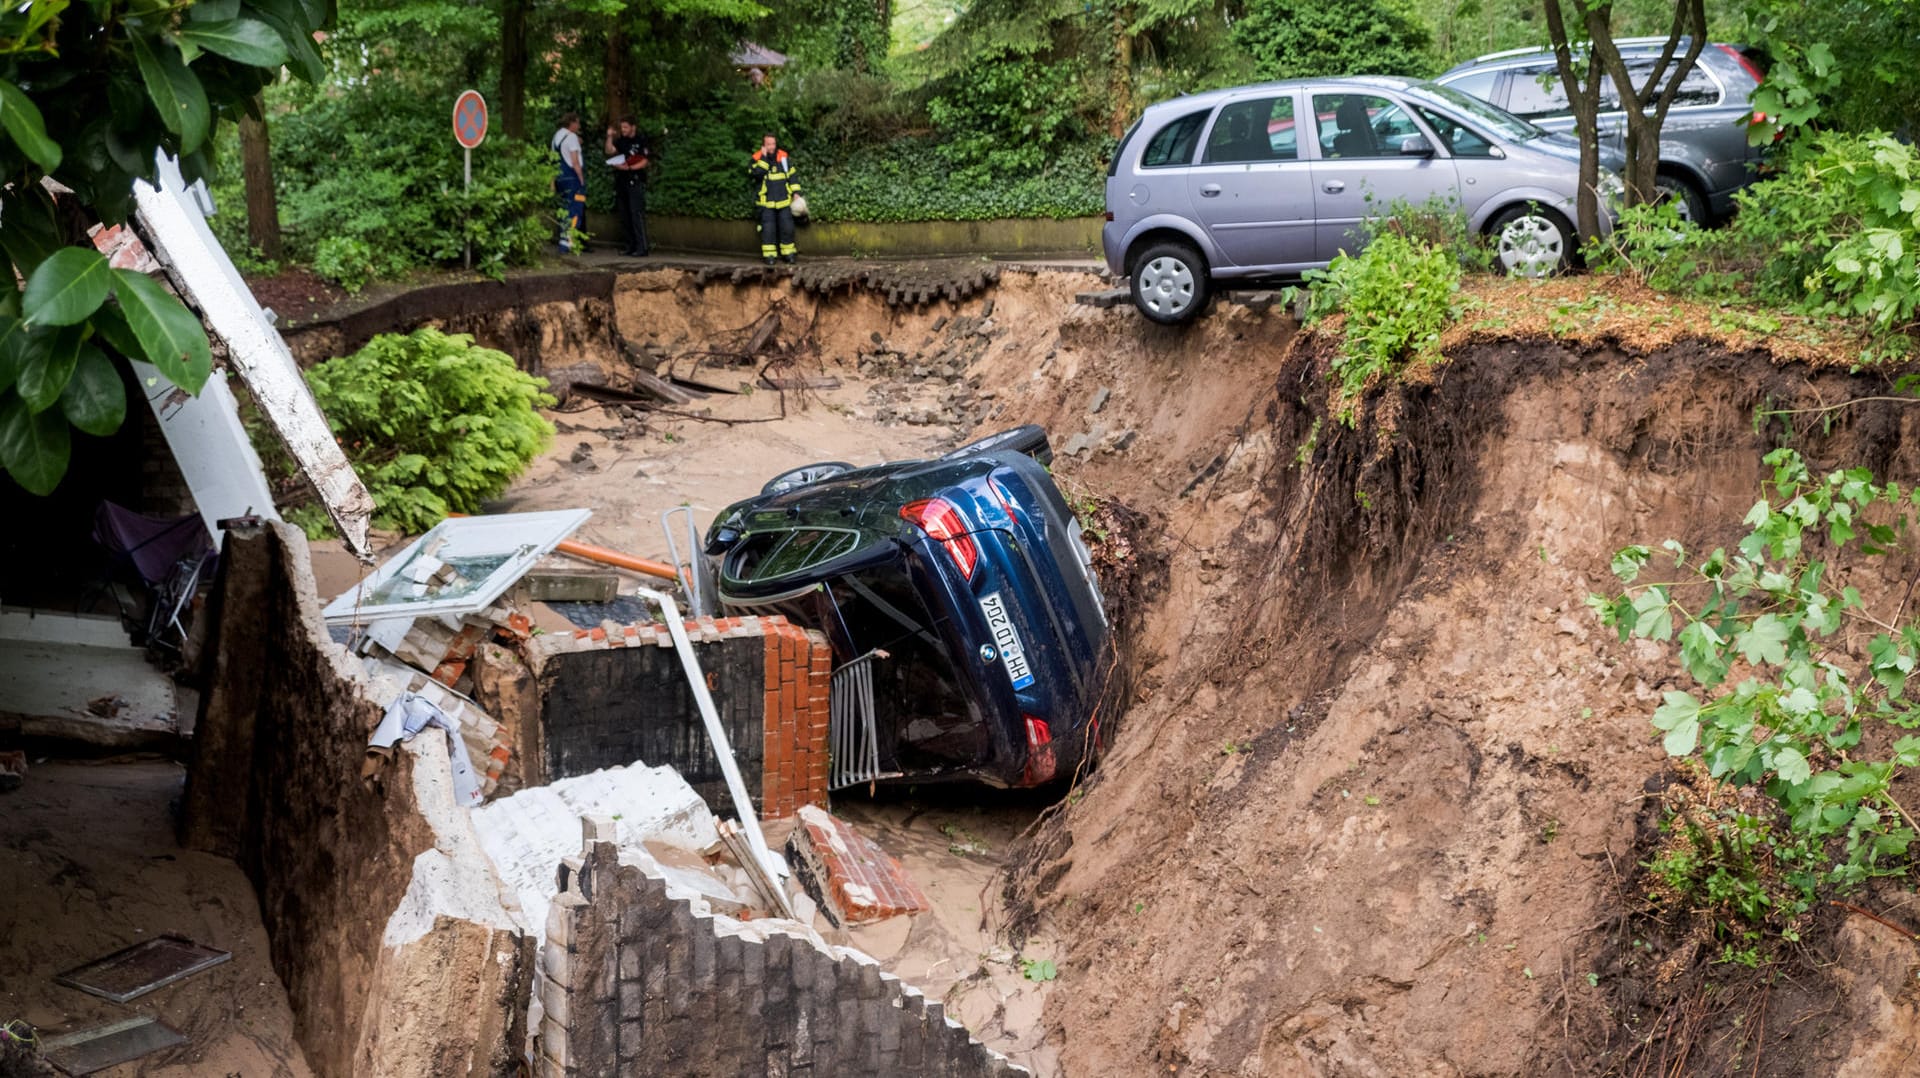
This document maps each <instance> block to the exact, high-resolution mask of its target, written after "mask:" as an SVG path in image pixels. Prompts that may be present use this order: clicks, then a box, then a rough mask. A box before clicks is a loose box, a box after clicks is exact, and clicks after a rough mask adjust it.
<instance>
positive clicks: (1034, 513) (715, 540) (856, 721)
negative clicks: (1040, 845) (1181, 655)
mask: <svg viewBox="0 0 1920 1078" xmlns="http://www.w3.org/2000/svg"><path fill="white" fill-rule="evenodd" d="M1050 459H1051V454H1050V451H1049V449H1048V446H1047V441H1046V435H1045V433H1044V432H1043V431H1041V430H1040V429H1039V428H1038V427H1032V426H1028V427H1020V428H1015V429H1013V430H1010V431H1003V432H1001V433H999V434H996V435H993V436H991V437H989V438H984V439H981V440H980V441H978V442H974V443H972V444H970V445H967V446H963V447H961V448H960V449H957V450H955V451H953V452H952V453H949V454H947V455H946V456H943V457H940V458H937V459H933V460H914V461H899V462H893V463H888V464H881V465H877V466H874V467H869V468H854V467H852V466H850V465H847V464H842V463H838V462H832V463H825V464H816V465H810V466H808V467H806V468H801V469H796V470H794V471H792V472H789V473H786V474H784V475H781V476H778V477H776V478H774V479H773V480H772V481H770V482H769V483H768V484H767V486H766V489H765V490H764V491H763V492H762V493H761V494H760V495H759V496H758V497H754V498H749V499H747V500H745V501H742V502H739V503H736V504H734V505H732V506H729V507H727V508H726V509H725V510H723V511H722V512H721V513H720V515H719V516H718V517H717V518H716V519H715V522H714V524H713V527H712V528H711V529H710V530H709V531H708V535H707V541H706V552H707V554H708V555H709V557H710V558H712V559H713V560H714V562H715V563H716V564H714V566H713V569H714V578H715V580H716V582H717V591H718V595H719V601H720V603H721V604H722V605H723V606H725V607H727V608H728V609H729V612H732V613H746V612H763V613H780V614H784V615H786V616H787V617H788V618H790V619H791V620H793V621H794V622H796V623H798V624H801V625H805V626H807V627H809V628H813V629H818V630H820V631H821V632H822V633H824V634H825V635H826V636H827V638H828V640H830V641H831V642H832V646H833V653H834V661H835V670H834V675H833V698H832V730H831V732H830V738H831V747H832V756H833V758H832V763H831V771H830V774H831V778H830V781H829V786H831V787H835V788H838V787H844V786H852V785H859V784H864V783H868V782H877V781H914V782H925V781H930V780H937V779H974V780H979V781H983V782H987V783H990V784H993V785H996V786H1039V785H1044V784H1046V783H1049V782H1051V781H1053V780H1055V779H1056V778H1059V779H1064V778H1070V777H1071V775H1072V773H1073V771H1074V768H1075V766H1076V764H1078V763H1079V762H1080V761H1081V760H1082V759H1084V758H1086V756H1087V755H1088V754H1089V750H1090V749H1092V748H1094V747H1096V746H1097V743H1098V713H1099V708H1100V701H1101V699H1102V694H1103V691H1104V689H1105V687H1106V685H1107V682H1108V679H1109V675H1110V673H1111V671H1112V668H1113V657H1112V655H1111V654H1110V648H1111V636H1110V633H1109V631H1108V625H1107V613H1106V609H1105V605H1104V600H1103V599H1102V597H1101V594H1100V587H1099V584H1098V582H1097V581H1096V579H1095V577H1094V572H1093V567H1092V564H1091V559H1090V554H1089V551H1088V549H1087V546H1086V543H1085V542H1084V541H1083V539H1082V536H1081V525H1080V522H1079V521H1077V520H1076V519H1075V518H1074V516H1073V513H1072V512H1071V511H1070V510H1069V508H1068V507H1067V504H1066V501H1065V499H1063V498H1062V497H1061V495H1060V491H1059V488H1057V487H1056V486H1055V485H1054V482H1053V477H1052V476H1051V475H1050V474H1049V473H1048V471H1047V468H1046V464H1045V462H1047V461H1049V460H1050Z"/></svg>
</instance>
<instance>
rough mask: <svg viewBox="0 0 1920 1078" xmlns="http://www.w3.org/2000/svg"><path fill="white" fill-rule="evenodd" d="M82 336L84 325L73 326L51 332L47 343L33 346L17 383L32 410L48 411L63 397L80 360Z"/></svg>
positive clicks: (19, 390)
mask: <svg viewBox="0 0 1920 1078" xmlns="http://www.w3.org/2000/svg"><path fill="white" fill-rule="evenodd" d="M80 338H81V329H80V327H78V326H69V327H67V328H66V329H62V330H59V331H57V332H53V333H51V334H50V336H49V339H48V341H47V343H46V344H45V345H44V346H42V347H39V348H35V349H33V351H32V354H31V355H30V356H29V357H28V359H27V363H26V366H24V367H22V368H21V369H20V380H19V382H18V383H16V384H15V385H14V387H13V388H14V391H15V392H17V393H19V394H20V399H21V400H22V401H24V402H25V403H26V406H27V410H28V411H30V412H36V413H38V412H44V411H46V410H47V409H49V408H51V407H53V405H54V402H55V401H58V400H59V399H60V394H61V393H62V392H63V391H64V390H65V389H66V388H67V379H69V378H71V377H73V368H74V365H75V364H76V363H78V362H79V361H80Z"/></svg>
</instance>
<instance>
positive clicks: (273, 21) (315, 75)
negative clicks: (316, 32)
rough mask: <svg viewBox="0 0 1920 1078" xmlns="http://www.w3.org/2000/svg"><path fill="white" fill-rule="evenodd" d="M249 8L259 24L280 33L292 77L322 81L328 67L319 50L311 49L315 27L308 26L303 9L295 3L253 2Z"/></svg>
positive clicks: (287, 0)
mask: <svg viewBox="0 0 1920 1078" xmlns="http://www.w3.org/2000/svg"><path fill="white" fill-rule="evenodd" d="M252 7H253V9H254V11H255V12H256V13H257V14H258V15H259V16H260V19H261V21H263V22H265V23H266V24H267V25H269V26H271V27H273V28H274V29H275V30H277V31H279V33H280V40H282V41H284V42H286V45H287V53H288V63H289V66H291V67H292V68H293V70H294V73H295V74H297V75H299V76H300V77H301V78H303V79H305V80H307V81H308V82H315V83H317V82H321V81H324V80H325V79H326V77H327V65H326V64H325V63H324V62H323V61H322V60H321V59H320V50H318V49H316V48H314V47H313V29H314V26H313V24H311V23H309V22H308V20H307V13H306V11H305V9H303V8H302V7H301V5H300V4H299V3H298V2H296V0H254V2H253V4H252Z"/></svg>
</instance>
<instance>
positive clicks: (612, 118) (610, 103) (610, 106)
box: [605, 13, 633, 124]
mask: <svg viewBox="0 0 1920 1078" xmlns="http://www.w3.org/2000/svg"><path fill="white" fill-rule="evenodd" d="M623 15H624V13H622V15H615V16H614V22H613V25H612V26H610V27H608V28H607V66H606V80H607V82H606V98H605V104H606V110H607V117H606V119H607V122H608V123H610V124H615V123H619V122H620V117H622V116H625V115H626V114H627V103H628V102H629V101H631V100H632V99H633V98H632V94H631V92H630V89H631V87H632V85H633V44H632V40H631V39H630V38H629V37H628V36H627V28H626V25H625V24H624V23H622V22H620V19H621V18H622V16H623Z"/></svg>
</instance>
